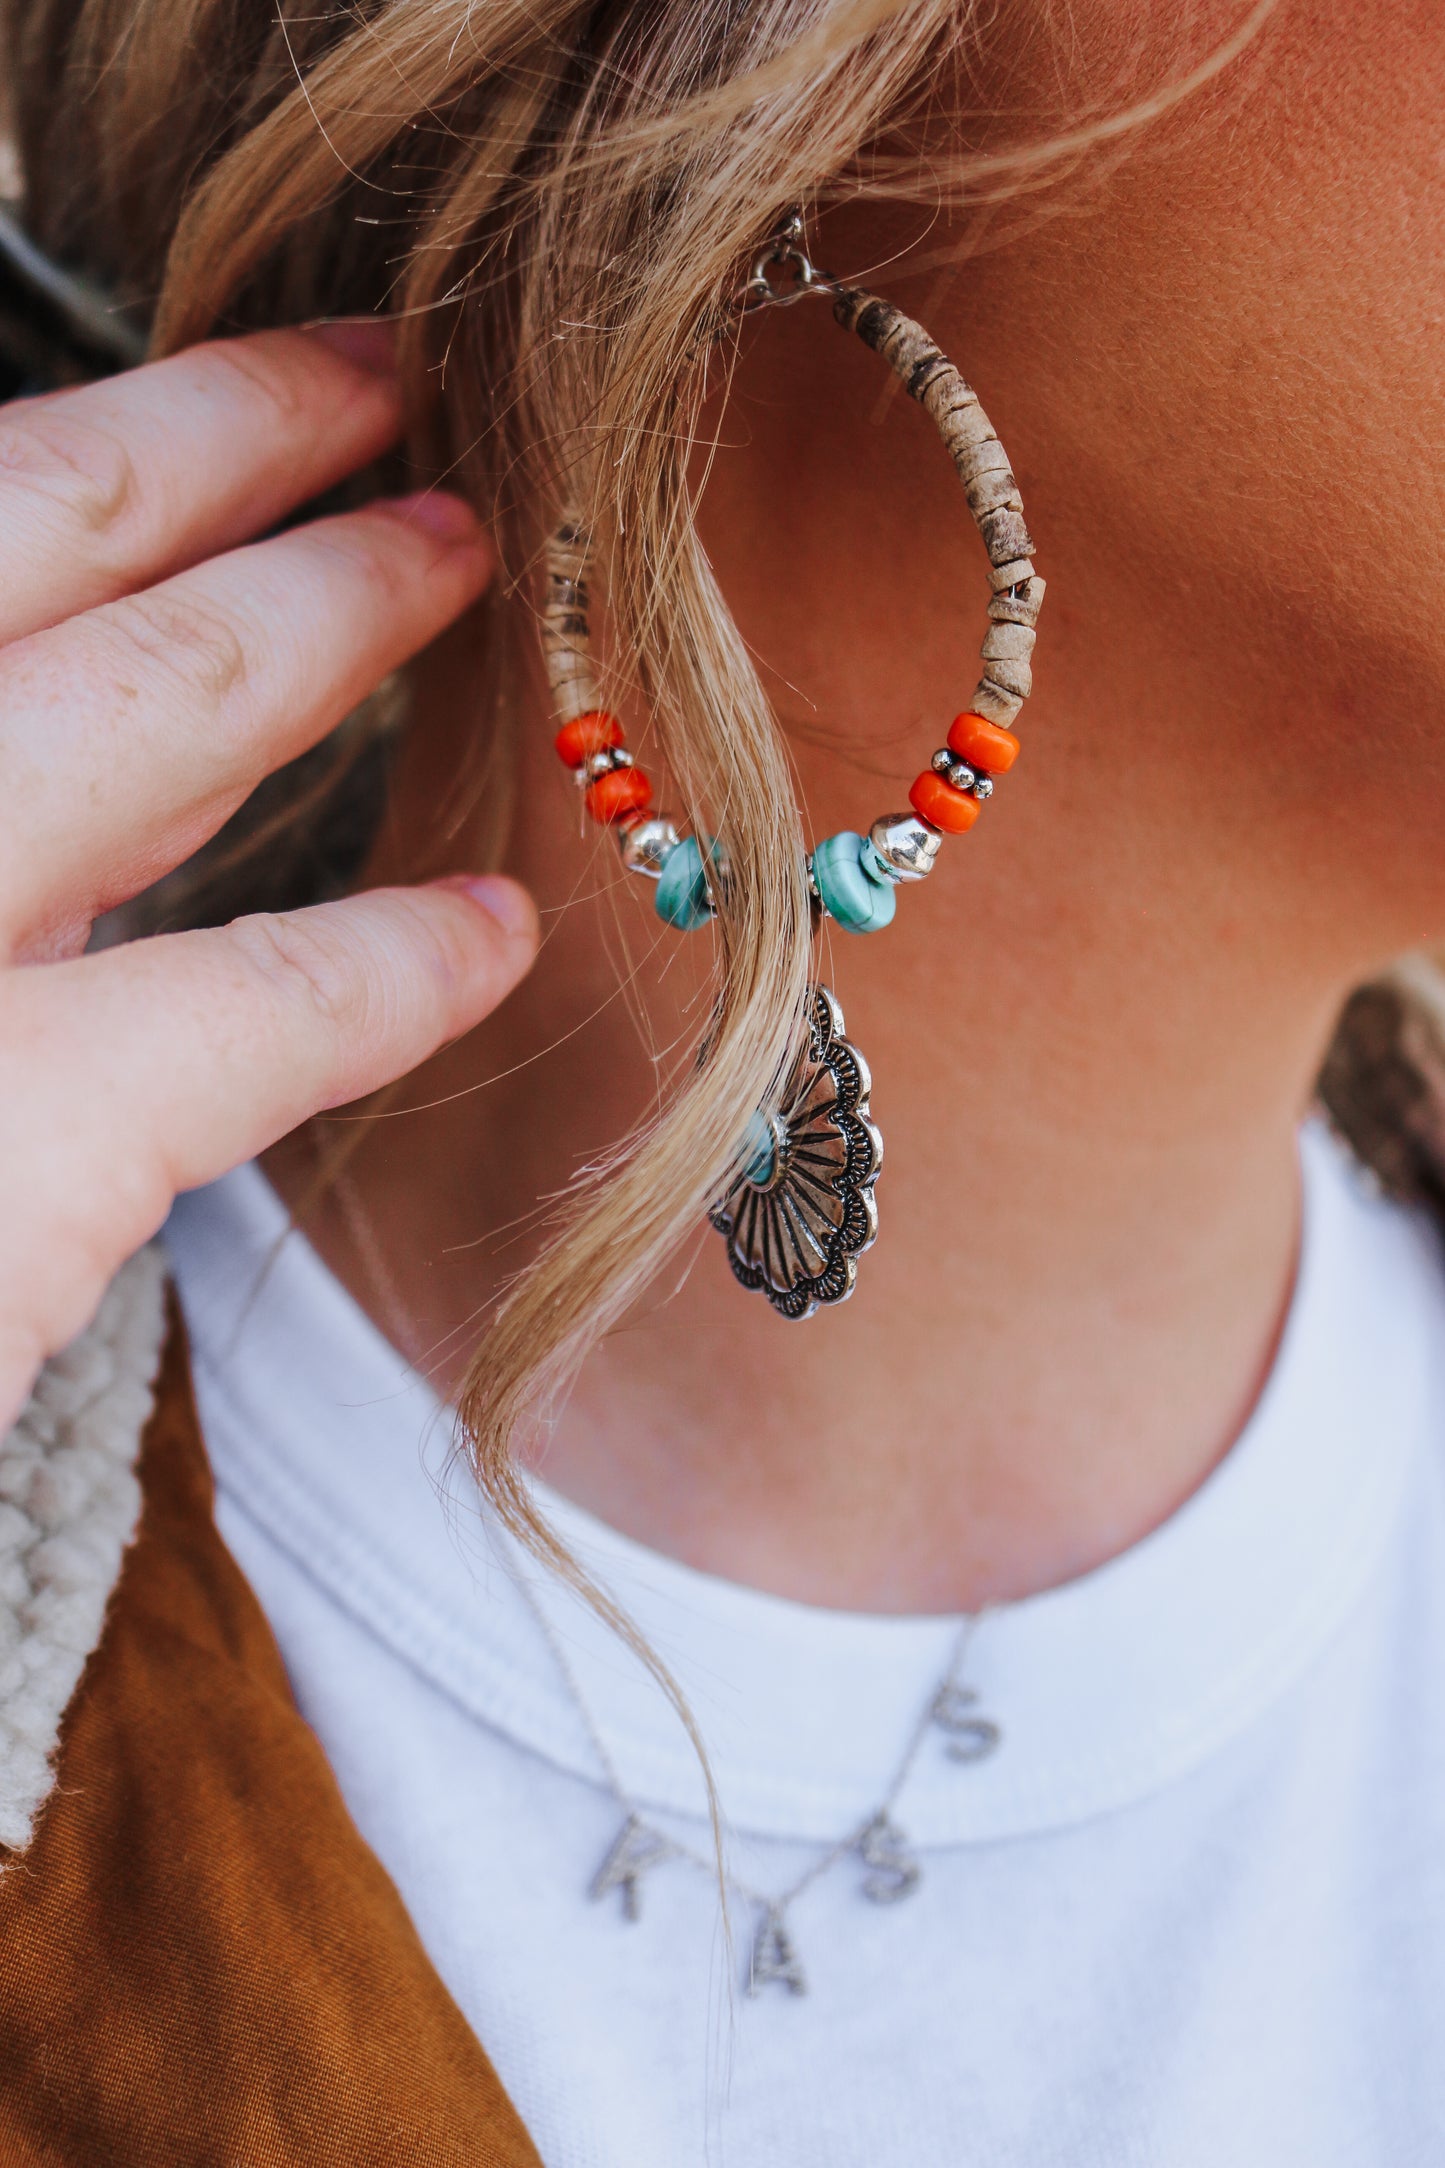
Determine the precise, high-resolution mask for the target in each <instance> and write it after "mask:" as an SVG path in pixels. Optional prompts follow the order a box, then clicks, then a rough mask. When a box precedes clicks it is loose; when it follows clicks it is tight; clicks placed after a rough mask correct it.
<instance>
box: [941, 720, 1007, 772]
mask: <svg viewBox="0 0 1445 2168" xmlns="http://www.w3.org/2000/svg"><path fill="white" fill-rule="evenodd" d="M948 750H949V751H950V753H957V755H958V757H959V759H960V760H966V761H967V762H968V764H969V766H970V767H972V768H982V770H983V772H984V774H985V775H1007V774H1008V772H1009V769H1010V768H1011V767H1012V766H1013V764H1014V762H1015V761H1016V760H1017V759H1018V757H1019V741H1018V739H1017V738H1016V737H1015V736H1014V734H1013V732H1012V731H1011V730H1005V729H1004V727H1003V725H1002V724H1001V723H990V722H988V721H986V720H985V718H984V717H983V716H982V715H955V717H954V718H953V721H952V723H951V724H950V726H949V732H948Z"/></svg>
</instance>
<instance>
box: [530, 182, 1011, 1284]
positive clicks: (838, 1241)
mask: <svg viewBox="0 0 1445 2168" xmlns="http://www.w3.org/2000/svg"><path fill="white" fill-rule="evenodd" d="M802 240H803V224H802V219H801V216H800V215H799V214H798V213H796V212H793V213H790V214H789V216H788V217H787V218H786V219H785V220H784V221H783V222H782V224H781V225H780V226H779V227H778V229H777V231H776V233H775V235H774V237H773V240H772V242H771V243H770V245H769V246H768V247H767V248H766V249H765V250H764V251H763V253H762V254H761V255H760V256H759V257H758V259H757V261H756V262H755V263H754V265H753V268H752V272H751V275H750V277H749V279H748V281H747V285H746V287H745V288H744V291H743V295H742V298H741V301H740V304H739V306H740V308H741V309H743V310H745V311H751V310H753V309H757V308H764V307H770V306H776V305H780V304H787V303H791V302H793V301H798V300H801V299H803V298H804V297H805V296H807V295H809V294H815V293H821V294H826V295H828V296H830V297H831V299H832V302H833V314H834V316H835V317H836V319H837V321H838V322H839V323H840V324H841V325H842V326H843V327H844V329H845V330H848V331H853V332H856V333H857V335H858V337H859V338H860V339H861V340H862V341H863V343H864V345H865V346H869V347H871V348H872V349H873V351H874V352H875V353H876V354H879V355H881V357H882V358H883V360H884V361H886V362H887V363H888V365H889V367H890V368H891V369H892V370H893V372H894V374H895V375H896V376H898V377H899V378H900V379H901V380H902V383H903V386H904V388H905V390H906V391H907V392H908V395H909V397H910V398H912V399H915V400H917V402H918V404H919V405H920V406H921V407H922V408H923V410H924V412H925V413H926V414H927V415H928V416H929V418H930V419H931V421H932V422H933V424H934V427H935V428H936V429H937V431H938V433H939V435H940V437H941V438H942V439H943V442H944V445H945V447H946V449H947V451H948V453H949V456H950V457H951V459H952V460H953V463H954V466H955V468H956V469H957V471H958V477H959V480H960V481H961V482H962V484H963V489H964V495H965V497H966V498H967V501H968V508H969V511H970V512H971V513H972V515H973V519H974V524H975V526H976V527H977V529H978V532H979V535H980V537H981V539H982V541H983V545H984V549H985V551H986V553H987V556H988V565H989V587H990V590H991V596H990V600H989V604H988V620H989V623H988V631H987V633H986V635H985V637H984V643H983V674H982V676H981V677H980V679H979V682H978V684H977V686H976V687H975V689H974V693H973V699H972V704H971V705H970V706H969V707H968V708H967V709H966V710H965V711H964V712H963V713H962V714H960V715H957V716H955V717H954V720H953V722H952V723H951V724H950V726H949V730H948V736H947V742H946V743H945V744H944V745H942V746H940V747H939V749H938V751H937V752H936V753H935V754H934V755H933V758H932V760H931V761H930V762H929V765H928V766H927V767H926V768H925V769H924V770H923V772H922V773H921V774H920V775H919V776H917V777H916V778H915V780H914V783H913V786H912V788H911V790H910V791H909V793H908V798H909V805H910V808H911V810H910V811H909V812H907V813H884V814H881V815H880V816H879V817H878V819H877V820H875V821H874V822H873V824H872V826H871V827H870V828H869V830H868V833H867V835H866V836H864V835H860V834H857V833H855V832H854V831H853V830H851V829H845V830H844V831H843V832H842V833H841V834H839V835H836V836H828V837H826V838H825V839H824V840H823V841H822V842H820V843H818V844H816V845H815V846H814V848H813V850H812V852H811V853H810V854H809V857H808V861H807V871H808V882H809V888H810V890H811V893H812V896H813V899H814V903H815V907H816V911H817V913H818V914H819V915H826V916H827V917H828V918H831V919H832V920H833V921H834V922H835V924H837V925H839V926H841V927H843V928H844V929H845V931H847V932H849V933H875V932H877V931H879V930H880V929H881V928H882V927H884V926H886V925H888V923H889V922H890V920H891V919H892V917H893V914H894V911H895V909H896V906H897V891H898V889H899V887H900V886H902V885H904V884H906V883H908V882H910V881H921V880H922V879H924V877H925V876H926V875H927V874H929V873H931V872H932V870H933V865H934V861H935V859H936V858H937V856H938V852H939V849H940V847H941V845H942V842H943V838H944V837H945V836H946V835H963V834H964V833H965V832H966V831H967V830H968V829H970V828H971V827H972V826H973V824H974V822H975V821H976V820H977V819H978V817H979V814H980V813H981V812H982V811H983V807H984V805H985V803H986V802H987V800H988V799H989V798H990V797H991V796H992V795H993V789H994V783H995V779H996V778H997V777H999V776H1002V775H1006V774H1007V773H1008V771H1009V769H1010V768H1012V766H1013V764H1014V761H1015V759H1016V758H1017V756H1018V751H1019V741H1018V739H1017V737H1016V736H1015V735H1014V733H1013V731H1012V729H1011V728H1010V727H1009V726H1010V725H1011V724H1012V723H1013V722H1014V721H1015V720H1016V719H1017V716H1018V713H1019V710H1020V708H1021V707H1022V706H1023V703H1024V701H1025V699H1026V698H1027V697H1028V694H1029V693H1030V691H1031V690H1032V685H1033V679H1032V672H1031V668H1030V657H1031V655H1032V653H1033V646H1034V628H1035V626H1036V624H1037V622H1038V615H1039V607H1040V605H1041V603H1042V601H1043V597H1044V582H1043V581H1042V580H1041V579H1040V578H1039V576H1038V574H1037V573H1036V572H1035V571H1034V566H1033V542H1032V540H1031V538H1030V535H1029V531H1028V528H1027V527H1026V526H1025V524H1024V516H1023V499H1022V498H1021V497H1020V495H1019V491H1018V484H1017V483H1016V482H1015V480H1014V477H1013V474H1012V472H1011V471H1010V468H1009V463H1008V458H1007V455H1006V454H1005V452H1004V449H1003V446H1002V445H1001V444H1000V443H999V440H998V438H997V436H996V435H995V433H994V430H993V427H992V425H991V423H990V422H989V419H988V416H987V415H986V414H985V413H984V411H983V408H982V407H981V406H980V405H979V402H978V397H977V394H976V393H975V392H974V391H973V390H972V389H971V388H970V387H969V385H968V384H966V383H965V382H964V380H963V378H962V376H961V375H960V374H959V372H958V370H957V369H956V368H955V367H954V365H953V363H952V362H951V361H950V360H949V359H948V357H947V355H946V354H944V353H943V352H942V351H941V350H940V349H939V347H938V346H936V345H935V343H934V341H933V340H932V339H931V338H930V337H929V335H928V333H927V332H926V331H925V330H924V329H923V327H922V325H921V324H917V323H915V322H914V321H913V319H912V318H911V317H909V316H905V315H904V314H903V312H902V310H901V309H898V308H895V307H894V306H893V304H892V302H890V301H883V300H880V298H879V297H878V296H877V295H876V294H872V293H868V292H866V291H865V290H864V289H863V288H861V287H856V286H847V285H844V284H843V283H842V282H841V281H840V280H838V279H836V278H833V277H831V276H830V275H829V274H828V273H826V272H823V271H819V270H818V269H817V268H816V266H815V265H813V264H812V263H810V262H809V260H808V258H807V255H806V254H805V253H804V250H803V246H802ZM587 560H588V537H587V535H586V533H585V531H584V530H583V528H582V527H581V526H580V525H579V523H578V522H577V521H576V520H575V519H568V520H566V521H564V522H563V524H562V525H561V526H560V527H559V528H558V529H557V531H556V533H555V534H554V535H553V536H552V538H551V540H550V542H549V544H548V548H547V555H546V591H545V595H544V598H543V604H542V648H543V655H544V658H545V661H546V666H547V676H548V681H549V683H550V686H551V691H552V702H553V707H554V709H555V711H556V715H557V719H558V721H559V723H560V725H561V728H560V729H559V730H558V732H557V737H556V747H557V751H558V753H559V755H560V756H561V758H562V760H563V761H564V762H565V763H566V765H567V766H568V767H569V768H571V769H572V770H574V772H575V774H576V777H577V781H578V784H579V786H580V787H581V789H582V790H583V793H584V802H585V804H586V808H587V811H588V813H589V814H590V815H591V816H592V818H593V819H594V820H596V821H600V822H602V823H603V824H604V825H606V826H608V827H611V828H613V829H615V831H616V833H617V838H618V843H619V847H620V850H621V856H622V863H623V866H624V867H625V869H626V870H627V871H628V872H629V873H635V874H639V875H641V876H643V877H645V878H647V879H649V880H652V881H655V883H656V888H655V890H654V901H655V904H656V908H657V912H658V915H659V916H660V917H661V918H663V919H665V920H666V922H667V923H668V924H669V925H671V926H676V927H678V928H680V929H682V930H683V931H690V930H692V929H694V928H696V927H699V926H704V925H706V924H707V923H708V921H709V919H711V918H712V917H713V915H714V913H715V910H716V904H715V901H714V896H713V888H714V884H715V883H716V881H717V880H718V879H719V878H720V867H719V861H718V854H717V849H716V846H715V844H714V843H713V842H712V841H711V840H710V839H707V840H699V838H697V837H696V836H685V835H681V834H679V832H678V830H677V828H676V826H675V825H674V823H673V822H672V821H671V820H669V819H667V818H666V817H665V816H664V815H662V814H660V813H658V812H656V811H655V810H654V809H653V804H652V785H651V783H650V782H649V781H648V778H647V777H646V775H645V774H644V773H643V771H642V770H641V769H640V768H639V767H637V766H636V765H635V763H634V762H633V759H632V755H631V754H630V753H629V752H628V751H627V749H626V745H625V744H624V741H623V731H622V726H621V724H620V723H619V722H618V720H617V718H616V716H615V715H612V714H609V713H608V711H607V710H606V709H605V708H603V707H602V705H601V702H600V700H599V698H598V692H597V684H596V679H595V676H594V673H593V667H592V660H591V642H590V634H589V628H588V617H587ZM808 1027H809V1028H808V1039H807V1043H806V1045H805V1047H804V1050H803V1054H802V1056H801V1058H800V1059H799V1061H798V1063H797V1064H796V1066H795V1068H794V1070H793V1072H792V1075H791V1077H790V1078H789V1082H788V1087H787V1090H786V1091H785V1093H784V1094H783V1099H782V1104H781V1106H780V1107H779V1108H778V1109H777V1110H776V1111H774V1110H760V1111H759V1112H757V1113H755V1114H754V1115H753V1117H752V1120H751V1122H750V1124H749V1126H748V1130H747V1134H746V1137H745V1139H744V1141H743V1144H742V1147H741V1149H740V1152H739V1172H738V1174H737V1176H736V1178H735V1179H734V1181H733V1183H732V1185H731V1187H730V1188H729V1189H728V1191H727V1193H726V1195H725V1196H724V1197H723V1198H722V1199H720V1201H719V1202H718V1203H717V1204H716V1205H714V1206H713V1208H712V1211H711V1213H710V1215H709V1216H710V1218H711V1220H712V1223H713V1225H714V1226H715V1227H716V1228H717V1229H718V1230H719V1232H720V1233H721V1234H722V1235H723V1236H724V1237H725V1238H726V1241H727V1249H728V1260H729V1263H730V1264H731V1266H732V1269H733V1272H734V1273H735V1275H736V1276H737V1278H738V1279H739V1280H740V1281H741V1282H742V1284H743V1285H744V1286H745V1287H752V1288H759V1289H761V1290H762V1292H763V1293H764V1294H766V1296H767V1298H768V1300H769V1302H770V1303H771V1304H772V1305H773V1308H774V1309H775V1310H777V1311H778V1312H780V1314H781V1315H782V1316H784V1317H808V1316H811V1315H812V1313H813V1311H814V1310H815V1309H816V1308H817V1306H818V1304H819V1303H832V1302H841V1301H843V1300H845V1299H846V1297H847V1296H849V1295H850V1294H851V1293H852V1292H853V1287H854V1283H855V1281H856V1279H857V1272H858V1257H859V1255H860V1253H861V1252H862V1251H863V1250H865V1249H867V1248H868V1247H869V1245H870V1244H871V1243H872V1242H873V1240H874V1239H875V1237H876V1235H877V1232H878V1207H877V1200H876V1198H875V1196H874V1184H875V1183H876V1181H877V1179H878V1173H879V1169H880V1167H881V1165H882V1159H883V1140H882V1138H881V1137H880V1135H879V1133H878V1130H877V1129H876V1127H875V1126H874V1124H873V1121H872V1119H871V1116H870V1109H869V1094H870V1090H871V1082H870V1078H869V1074H868V1067H867V1064H866V1062H865V1061H864V1060H863V1057H862V1055H861V1054H860V1053H859V1052H858V1050H857V1048H856V1047H854V1046H852V1045H851V1044H850V1043H849V1041H848V1040H847V1039H846V1038H845V1037H844V1035H843V1012H842V1010H841V1008H840V1007H839V1005H838V1002H837V1001H836V999H835V998H834V996H833V994H832V993H831V992H830V990H829V989H828V988H827V987H826V986H823V985H822V984H821V983H816V982H815V983H814V985H813V986H812V987H811V988H810V992H809V1014H808Z"/></svg>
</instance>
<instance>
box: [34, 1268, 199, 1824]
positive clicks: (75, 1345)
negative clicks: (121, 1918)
mask: <svg viewBox="0 0 1445 2168" xmlns="http://www.w3.org/2000/svg"><path fill="white" fill-rule="evenodd" d="M164 1337H165V1265H164V1262H163V1260H162V1258H161V1254H160V1252H159V1250H157V1249H146V1250H142V1251H141V1252H140V1254H139V1255H138V1256H136V1257H133V1258H132V1259H131V1260H130V1262H129V1264H127V1265H124V1266H123V1267H122V1268H121V1270H120V1271H119V1272H118V1273H117V1275H116V1277H115V1279H114V1280H113V1281H112V1282H111V1285H110V1287H109V1289H108V1291H107V1293H106V1296H105V1299H104V1301H103V1302H102V1303H101V1306H100V1308H99V1310H98V1311H97V1312H96V1315H95V1319H94V1321H93V1323H92V1324H91V1325H89V1326H88V1327H87V1329H86V1330H85V1331H84V1332H83V1333H82V1334H81V1335H80V1337H79V1339H77V1340H75V1341H72V1343H71V1345H70V1346H69V1347H68V1348H66V1349H65V1350H64V1352H63V1353H62V1354H59V1355H57V1356H55V1357H54V1358H53V1359H52V1360H51V1361H50V1362H48V1363H47V1364H46V1365H45V1368H44V1369H43V1370H42V1371H41V1373H40V1376H39V1378H38V1379H37V1380H36V1384H35V1390H34V1392H33V1393H32V1394H31V1396H30V1399H29V1401H28V1402H27V1403H26V1406H25V1408H24V1409H23V1410H22V1412H21V1414H20V1417H19V1419H18V1420H17V1422H16V1424H15V1427H14V1429H13V1430H11V1431H10V1432H9V1433H8V1434H7V1435H6V1436H5V1437H4V1438H3V1439H0V1847H8V1848H9V1849H11V1850H18V1849H19V1848H20V1847H22V1846H23V1845H25V1844H27V1843H28V1842H29V1840H30V1837H31V1834H32V1832H33V1830H34V1827H35V1820H36V1816H37V1815H38V1814H39V1812H40V1809H41V1807H42V1806H43V1805H44V1803H45V1799H46V1796H47V1794H48V1793H49V1791H50V1788H51V1785H52V1783H53V1782H54V1776H53V1772H52V1768H51V1757H52V1755H53V1754H54V1751H55V1747H56V1743H57V1741H58V1739H59V1736H60V1723H61V1719H62V1717H63V1716H64V1714H65V1711H66V1709H67V1707H68V1706H69V1703H70V1698H71V1696H72V1694H73V1693H74V1692H75V1689H76V1687H77V1686H78V1685H79V1683H80V1674H81V1672H82V1671H83V1670H84V1668H85V1661H86V1658H87V1657H88V1656H89V1655H90V1653H91V1651H92V1649H94V1647H95V1646H96V1643H97V1642H98V1641H99V1640H100V1634H101V1628H102V1626H103V1625H104V1623H105V1607H106V1604H107V1602H108V1600H109V1598H110V1593H111V1590H112V1589H113V1588H114V1587H115V1584H116V1581H117V1579H118V1578H119V1575H120V1563H121V1557H122V1554H123V1553H124V1551H125V1547H126V1545H127V1544H128V1543H129V1541H130V1539H131V1537H132V1536H133V1535H134V1533H135V1526H136V1521H137V1519H138V1518H139V1515H140V1484H139V1482H138V1481H137V1480H136V1474H135V1462H136V1454H137V1450H138V1448H139V1445H140V1436H141V1432H142V1430H143V1429H144V1428H145V1424H146V1419H147V1417H148V1416H149V1414H150V1411H151V1407H152V1404H153V1394H152V1386H153V1384H154V1381H155V1374H156V1368H157V1365H158V1363H159V1360H160V1352H161V1343H162V1341H163V1339H164Z"/></svg>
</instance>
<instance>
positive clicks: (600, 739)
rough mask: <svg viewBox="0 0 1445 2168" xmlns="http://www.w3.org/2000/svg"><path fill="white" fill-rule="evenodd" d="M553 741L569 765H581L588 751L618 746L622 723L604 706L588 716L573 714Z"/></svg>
mask: <svg viewBox="0 0 1445 2168" xmlns="http://www.w3.org/2000/svg"><path fill="white" fill-rule="evenodd" d="M552 742H553V744H554V745H555V746H556V748H557V752H558V754H559V756H560V758H561V759H563V760H565V761H566V763H567V765H568V767H569V768H580V767H581V765H582V763H583V761H584V760H586V759H587V758H588V757H589V756H590V755H591V754H593V753H601V752H605V751H606V750H607V748H608V747H609V746H613V745H621V743H622V725H621V723H619V722H618V720H617V717H616V716H615V715H609V714H608V713H607V710H606V709H605V708H594V709H593V710H592V712H591V714H590V715H574V716H573V718H572V720H571V722H570V723H564V724H563V725H562V728H561V729H560V730H559V731H558V733H557V735H556V737H555V738H554V739H553V741H552Z"/></svg>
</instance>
